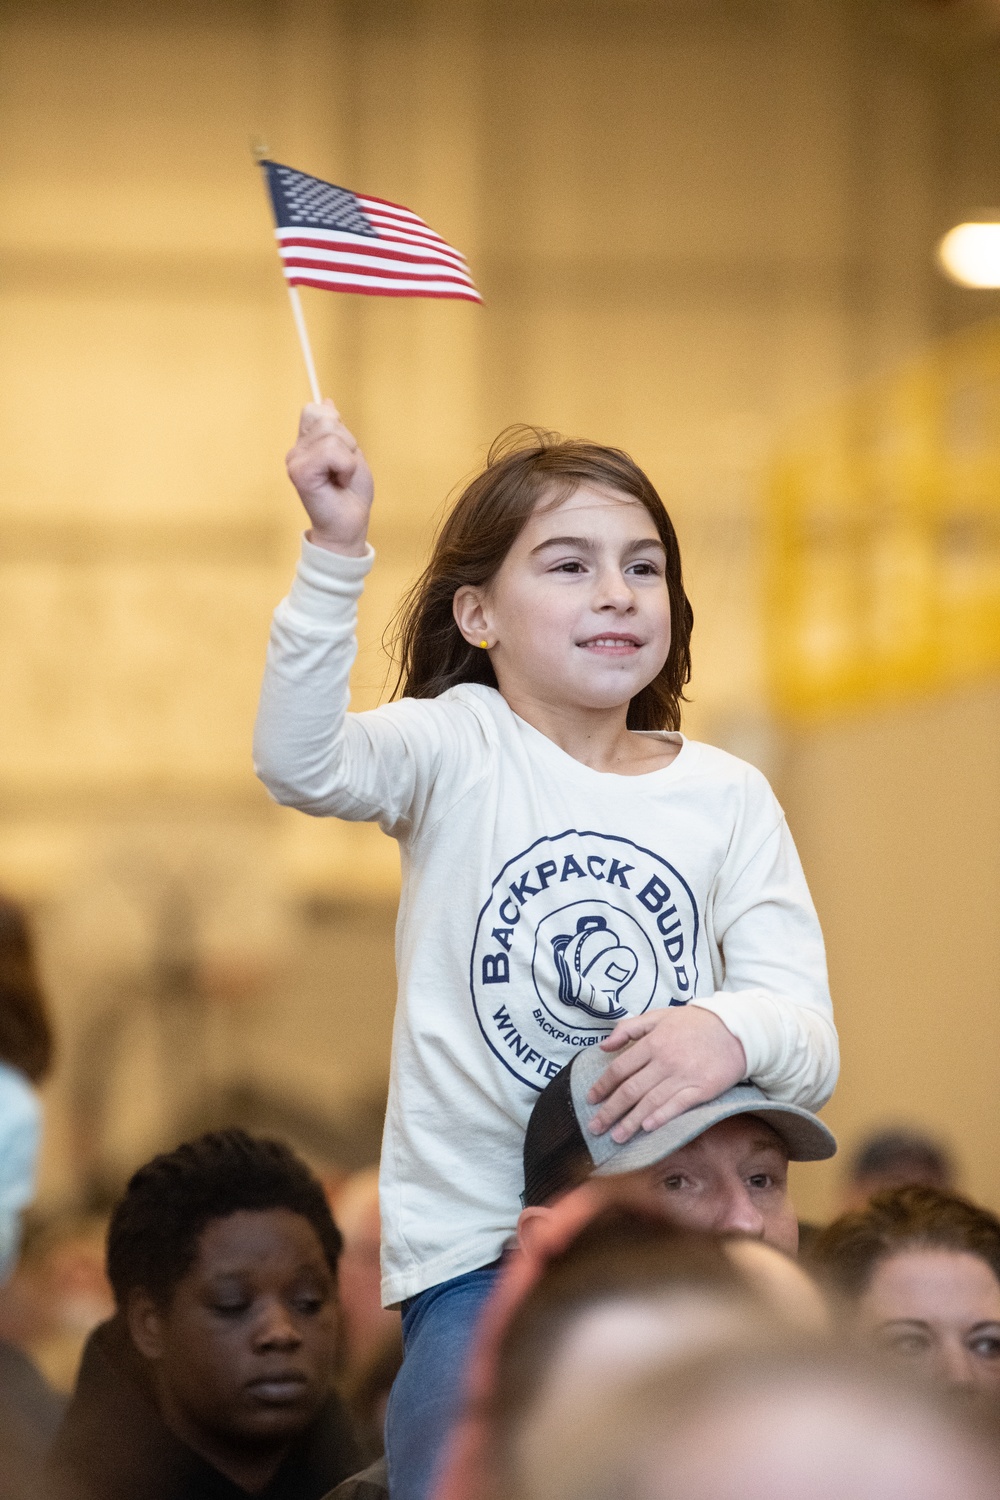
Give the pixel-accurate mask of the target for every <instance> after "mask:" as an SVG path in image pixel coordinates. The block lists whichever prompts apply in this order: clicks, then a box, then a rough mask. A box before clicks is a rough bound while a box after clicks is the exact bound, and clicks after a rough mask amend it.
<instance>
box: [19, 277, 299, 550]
mask: <svg viewBox="0 0 1000 1500" xmlns="http://www.w3.org/2000/svg"><path fill="white" fill-rule="evenodd" d="M185 270H186V274H181V275H179V276H174V277H171V278H170V279H171V282H172V285H168V286H167V287H166V288H163V287H162V283H161V284H160V285H158V284H157V283H158V281H159V280H160V278H159V277H158V276H157V274H156V271H155V269H154V270H153V271H152V272H151V273H150V275H149V278H148V282H147V285H146V286H145V287H143V288H142V289H141V290H140V291H139V292H138V295H136V292H135V290H134V288H133V289H132V295H129V294H128V292H129V289H128V287H127V286H125V287H120V288H117V289H116V288H115V285H114V281H113V279H111V278H109V281H108V284H107V286H106V288H105V289H104V294H103V295H99V296H93V295H88V294H87V291H86V290H76V293H75V295H74V293H73V290H72V288H71V287H69V288H67V287H66V286H65V285H64V286H63V287H62V288H61V289H60V290H59V291H58V292H57V293H56V294H55V295H53V294H52V292H51V291H49V292H48V293H47V294H46V292H45V291H43V290H42V289H41V288H39V289H38V290H36V291H35V293H34V295H31V296H27V295H20V296H11V295H8V296H7V297H5V298H4V299H3V301H2V303H0V337H2V338H3V341H4V346H5V348H6V350H7V353H8V357H7V359H5V361H4V363H3V368H2V373H0V421H2V424H3V427H4V430H5V432H6V434H7V437H6V440H5V442H4V444H3V449H2V452H0V483H2V486H3V493H4V498H3V507H4V510H5V511H6V512H7V514H8V515H13V516H17V515H20V516H23V517H30V518H31V520H32V521H34V522H35V523H36V525H38V526H39V527H41V526H43V525H44V526H45V527H47V528H48V529H49V531H50V533H51V532H52V531H53V529H54V528H59V527H60V526H63V525H65V524H67V523H68V524H70V525H73V526H76V527H79V526H80V525H81V524H84V525H85V524H86V523H87V522H89V521H93V520H109V519H111V518H115V519H117V520H118V521H119V522H121V523H125V524H126V525H131V524H134V523H135V522H136V521H139V520H141V519H144V518H148V517H152V516H156V517H157V518H159V519H162V520H169V521H170V522H171V523H172V524H174V525H176V526H177V527H178V528H181V527H186V526H189V525H191V523H194V524H195V526H197V525H198V524H199V523H203V522H205V521H212V522H217V521H219V520H221V519H223V518H225V519H227V520H228V521H230V522H232V523H234V525H235V527H236V535H235V536H234V543H235V545H236V546H237V547H239V546H240V545H241V542H240V538H239V534H238V533H239V529H240V527H241V526H242V524H243V523H244V522H249V523H250V524H251V525H253V524H256V525H257V526H258V528H259V524H260V520H261V518H262V517H263V516H264V515H266V514H267V512H268V511H269V509H270V505H271V493H272V491H273V489H274V488H275V487H276V486H277V484H279V483H280V480H281V461H280V460H281V455H282V453H283V451H284V447H285V445H286V442H287V441H288V440H289V439H288V427H289V425H290V424H289V422H288V419H287V418H285V421H284V422H283V423H282V421H281V420H280V419H281V418H282V417H285V413H284V412H283V411H281V409H280V407H279V408H278V409H277V410H276V403H275V401H274V395H273V392H274V389H275V387H276V386H277V385H278V382H279V379H280V377H281V376H282V375H283V376H284V377H285V385H286V387H289V388H291V390H294V379H295V375H296V373H297V371H296V370H295V367H294V365H293V364H292V361H291V357H290V356H291V355H292V354H293V352H294V351H293V349H292V348H291V346H290V344H289V342H288V340H287V338H286V336H285V335H286V329H285V326H284V320H285V319H286V318H287V313H286V312H285V310H284V308H283V307H282V306H281V303H280V302H279V304H278V307H277V308H275V306H274V301H273V298H274V292H273V289H272V287H271V285H270V282H269V278H268V277H266V276H265V277H255V278H253V279H252V281H251V285H250V287H249V288H248V287H247V286H246V285H245V282H246V278H245V277H240V275H239V272H240V270H241V268H240V267H239V266H238V267H237V268H236V271H237V275H236V276H235V277H234V278H233V279H234V281H235V282H236V286H234V287H232V288H231V289H230V288H227V285H226V279H225V278H221V279H216V281H215V283H214V284H213V285H211V286H210V287H209V288H207V289H206V287H205V285H204V282H203V280H202V278H201V276H200V274H199V268H198V266H197V263H195V262H192V263H191V264H190V265H189V266H188V267H186V268H185ZM241 279H242V280H243V281H244V286H243V287H240V286H239V281H240V280H241ZM199 283H200V284H199ZM279 295H280V292H279ZM278 314H280V317H279V316H278ZM292 410H294V408H292ZM289 415H290V413H289ZM292 435H293V436H294V428H293V431H292Z"/></svg>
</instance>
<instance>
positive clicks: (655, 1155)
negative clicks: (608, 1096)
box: [524, 1047, 837, 1204]
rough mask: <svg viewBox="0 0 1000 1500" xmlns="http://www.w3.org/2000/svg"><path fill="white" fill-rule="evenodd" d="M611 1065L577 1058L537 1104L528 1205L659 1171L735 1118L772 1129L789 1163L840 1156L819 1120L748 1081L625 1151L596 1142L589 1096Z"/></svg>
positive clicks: (590, 1056) (604, 1139) (606, 1139)
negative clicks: (590, 1184) (580, 1187)
mask: <svg viewBox="0 0 1000 1500" xmlns="http://www.w3.org/2000/svg"><path fill="white" fill-rule="evenodd" d="M610 1062H611V1058H609V1056H608V1054H607V1053H606V1052H602V1051H601V1050H600V1048H599V1047H588V1048H587V1049H586V1051H581V1052H578V1053H577V1055H576V1057H574V1059H573V1061H572V1062H571V1063H569V1064H568V1066H567V1067H565V1068H563V1070H562V1072H561V1073H559V1074H558V1075H557V1076H556V1077H555V1078H554V1079H553V1080H552V1082H551V1083H550V1084H549V1085H548V1087H547V1088H546V1089H545V1090H544V1092H543V1093H542V1094H541V1096H540V1098H539V1099H538V1102H537V1103H536V1105H535V1108H534V1110H533V1111H532V1115H531V1119H530V1120H529V1122H528V1129H527V1133H526V1136H525V1142H524V1181H525V1191H524V1202H525V1203H526V1204H537V1203H546V1202H550V1201H551V1200H552V1198H553V1197H555V1196H556V1195H557V1194H558V1193H560V1192H563V1191H565V1190H566V1189H567V1188H568V1187H570V1186H572V1185H573V1183H574V1181H579V1180H580V1179H581V1176H591V1175H593V1176H595V1177H615V1176H619V1175H621V1174H622V1173H624V1172H638V1171H641V1170H642V1168H643V1167H652V1166H655V1165H656V1163H657V1162H660V1161H663V1160H664V1158H665V1157H667V1156H672V1155H673V1153H674V1152H675V1151H679V1150H680V1149H681V1147H682V1146H687V1145H689V1144H690V1142H691V1141H693V1140H696V1139H697V1138H698V1136H700V1135H703V1134H704V1133H705V1131H706V1130H710V1129H711V1128H712V1126H713V1125H718V1124H720V1123H721V1121H723V1120H731V1119H733V1117H734V1116H736V1115H754V1116H755V1117H756V1118H757V1119H760V1120H764V1121H765V1122H766V1123H767V1124H768V1125H770V1127H771V1129H772V1130H773V1131H775V1133H776V1134H777V1135H779V1136H780V1137H781V1139H782V1141H784V1143H785V1146H786V1147H787V1148H788V1156H789V1160H790V1161H825V1160H827V1158H828V1157H831V1156H833V1155H834V1154H835V1152H836V1150H837V1142H836V1140H835V1138H834V1136H833V1133H832V1132H831V1131H830V1130H828V1129H827V1127H826V1126H825V1125H824V1124H823V1122H822V1120H820V1119H818V1118H817V1117H816V1115H814V1114H811V1113H810V1111H809V1110H807V1109H802V1108H801V1107H800V1106H799V1105H797V1104H782V1103H779V1102H778V1101H777V1100H773V1099H769V1098H768V1097H767V1095H766V1094H765V1093H764V1092H763V1091H762V1090H761V1089H759V1088H757V1086H756V1084H753V1083H750V1082H749V1080H748V1081H746V1082H744V1083H738V1084H736V1085H735V1087H733V1088H731V1089H727V1090H726V1092H725V1093H724V1094H720V1095H719V1096H718V1097H717V1098H716V1099H711V1100H709V1102H708V1103H707V1104H696V1105H695V1106H694V1107H693V1108H692V1109H688V1110H685V1112H684V1113H683V1114H682V1115H678V1116H677V1118H676V1119H674V1120H669V1121H668V1122H667V1124H666V1125H661V1126H660V1127H659V1128H658V1129H657V1130H650V1131H644V1130H641V1131H639V1132H638V1134H637V1135H634V1136H633V1137H632V1139H631V1140H630V1141H626V1142H625V1144H624V1145H619V1144H618V1142H617V1141H614V1140H612V1138H611V1132H610V1131H605V1133H604V1134H603V1135H592V1134H591V1132H590V1130H589V1129H588V1126H589V1124H590V1121H591V1120H592V1119H593V1117H594V1115H595V1114H596V1113H597V1111H598V1109H599V1108H600V1106H599V1105H596V1104H593V1105H592V1104H588V1103H587V1093H588V1091H589V1089H590V1088H591V1086H592V1085H593V1084H594V1083H595V1082H596V1081H597V1079H598V1078H599V1077H600V1075H601V1074H602V1073H603V1072H604V1070H605V1068H606V1067H607V1066H608V1064H609V1063H610ZM581 1168H582V1172H581Z"/></svg>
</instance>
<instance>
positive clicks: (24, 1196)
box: [0, 902, 1000, 1500]
mask: <svg viewBox="0 0 1000 1500" xmlns="http://www.w3.org/2000/svg"><path fill="white" fill-rule="evenodd" d="M3 914H4V919H5V923H6V930H7V931H8V932H9V933H15V932H16V934H17V937H18V942H19V944H20V948H21V957H20V959H18V960H17V962H13V961H8V962H6V964H5V966H4V967H3V972H2V979H0V1016H2V1017H4V1018H5V1022H4V1024H2V1025H0V1065H2V1070H3V1072H4V1073H5V1074H6V1073H9V1074H12V1075H18V1077H19V1080H20V1081H22V1082H24V1083H25V1086H26V1087H28V1088H32V1087H33V1083H34V1082H37V1079H38V1076H39V1075H38V1073H37V1070H36V1069H34V1064H33V1073H32V1074H28V1073H27V1071H26V1070H25V1063H26V1062H27V1061H30V1060H33V1059H37V1058H38V1057H42V1056H44V1058H45V1060H46V1061H47V1060H48V1057H49V1055H50V1052H51V1035H50V1033H49V1028H48V1022H47V1019H46V1013H45V1007H44V1003H43V1001H42V998H41V993H40V989H39V987H38V984H37V976H36V975H35V971H34V967H33V963H32V962H31V956H30V944H29V941H28V930H27V923H26V921H25V920H24V918H23V915H22V914H21V913H20V912H19V911H18V909H17V908H16V907H15V906H14V905H13V903H9V902H8V903H5V904H4V907H3ZM0 946H2V945H0ZM11 946H12V945H11V943H10V942H9V941H8V943H7V948H8V950H9V949H10V947H11ZM43 1041H44V1046H42V1043H43ZM40 1049H41V1050H40ZM597 1067H599V1060H597V1059H595V1056H594V1053H593V1051H592V1050H587V1051H583V1052H581V1053H580V1054H578V1056H577V1057H576V1058H575V1060H574V1062H573V1063H572V1064H571V1065H570V1066H569V1067H568V1068H567V1069H565V1070H564V1071H563V1072H561V1073H560V1074H559V1075H558V1076H557V1077H556V1078H555V1079H553V1080H552V1081H551V1082H550V1083H549V1084H548V1086H547V1087H546V1088H545V1089H544V1090H543V1091H542V1092H541V1094H540V1095H539V1097H538V1101H537V1103H536V1105H535V1107H534V1109H533V1111H532V1115H531V1118H530V1121H529V1125H528V1130H527V1132H526V1136H525V1143H524V1157H523V1180H524V1186H523V1193H522V1202H523V1204H524V1206H523V1208H522V1211H521V1215H520V1218H519V1220H518V1224H517V1230H516V1235H515V1236H514V1238H513V1239H512V1240H511V1243H510V1244H509V1245H508V1246H507V1247H506V1248H505V1250H504V1252H503V1255H502V1257H501V1264H500V1267H499V1275H498V1277H497V1279H496V1281H495V1283H494V1285H493V1287H492V1289H491V1294H490V1296H489V1298H488V1300H487V1301H486V1302H485V1304H484V1305H483V1308H482V1311H481V1313H480V1315H479V1318H478V1326H477V1329H476V1334H475V1339H474V1341H473V1344H472V1348H471V1353H470V1354H469V1356H468V1357H467V1358H466V1359H465V1360H464V1361H461V1362H457V1363H456V1367H455V1370H454V1395H455V1416H454V1420H453V1423H452V1426H451V1430H450V1432H449V1435H448V1441H447V1443H446V1445H445V1448H444V1451H443V1453H442V1455H441V1457H440V1461H439V1463H438V1465H437V1467H436V1470H435V1473H434V1474H433V1475H432V1476H431V1478H430V1482H429V1493H430V1494H431V1495H432V1496H433V1497H434V1500H551V1497H553V1496H555V1497H559V1500H605V1497H606V1500H612V1497H615V1500H620V1497H622V1496H629V1497H633V1496H634V1497H635V1500H660V1497H663V1500H667V1497H678V1500H680V1497H684V1500H730V1497H732V1500H737V1497H739V1500H756V1497H758V1496H759V1497H760V1500H785V1497H786V1496H787V1497H788V1500H793V1497H794V1500H811V1497H816V1500H825V1497H827V1496H829V1497H831V1500H832V1497H834V1496H836V1497H837V1500H851V1497H857V1500H863V1497H864V1500H867V1497H872V1500H875V1497H876V1496H877V1497H879V1500H894V1497H896V1496H897V1495H898V1496H899V1497H900V1500H903V1497H906V1500H925V1497H926V1500H937V1497H941V1500H944V1497H945V1496H947V1497H948V1500H962V1497H968V1500H979V1497H981V1496H982V1497H986V1496H994V1497H995V1496H996V1495H998V1494H1000V1221H998V1219H997V1218H996V1217H995V1216H994V1215H993V1214H992V1213H990V1212H989V1211H988V1210H987V1209H985V1208H983V1207H980V1206H978V1205H976V1204H975V1203H973V1202H971V1201H970V1200H968V1199H967V1198H966V1197H964V1196H962V1195H961V1194H960V1193H958V1192H957V1191H956V1190H955V1184H954V1170H955V1169H954V1166H953V1164H952V1162H951V1160H950V1158H949V1156H948V1154H947V1153H946V1152H945V1151H944V1150H942V1149H941V1148H940V1147H939V1146H937V1145H936V1143H935V1142H934V1141H933V1140H931V1139H928V1138H925V1137H923V1136H921V1135H920V1134H918V1133H916V1132H914V1131H903V1130H894V1131H884V1132H881V1133H880V1134H879V1135H878V1136H876V1137H873V1138H871V1139H870V1140H869V1141H868V1142H866V1143H865V1145H864V1147H863V1148H862V1149H861V1150H860V1151H859V1152H858V1153H856V1155H855V1158H854V1160H853V1161H852V1162H851V1164H850V1171H849V1174H848V1177H847V1179H846V1182H845V1190H844V1203H845V1210H844V1212H842V1213H841V1214H840V1215H839V1216H838V1217H837V1218H836V1219H835V1220H834V1221H833V1222H832V1223H830V1224H828V1225H826V1226H824V1227H822V1228H820V1227H818V1226H815V1225H800V1224H799V1221H798V1220H797V1218H796V1214H795V1210H794V1207H793V1205H792V1202H791V1200H790V1197H789V1189H788V1165H789V1162H790V1161H813V1160H820V1159H824V1158H826V1157H829V1156H830V1155H831V1153H832V1152H833V1150H834V1149H835V1144H834V1141H833V1138H832V1136H831V1135H830V1132H829V1131H828V1130H827V1128H826V1127H825V1126H824V1125H823V1124H822V1122H821V1121H820V1120H819V1119H818V1118H817V1117H816V1116H815V1115H813V1114H812V1113H810V1112H809V1111H807V1110H804V1109H802V1108H801V1107H799V1106H796V1105H790V1104H781V1103H775V1102H774V1101H771V1100H769V1099H768V1098H767V1097H766V1096H764V1095H763V1094H762V1093H761V1091H760V1090H758V1089H756V1088H755V1087H754V1086H753V1085H749V1084H743V1085H738V1086H736V1087H734V1088H732V1089H730V1090H727V1091H726V1092H725V1093H724V1094H723V1095H721V1096H720V1097H719V1098H718V1099H716V1100H715V1101H713V1102H711V1103H709V1104H706V1105H697V1106H694V1107H692V1108H691V1109H689V1110H687V1111H685V1112H684V1113H682V1114H681V1115H679V1116H677V1117H676V1118H675V1119H674V1120H672V1121H670V1122H668V1123H667V1124H665V1125H663V1126H661V1127H660V1128H659V1129H657V1130H654V1131H651V1132H649V1133H647V1134H645V1135H644V1136H642V1137H640V1138H638V1139H635V1138H633V1140H632V1141H630V1142H625V1143H623V1144H620V1145H617V1146H612V1148H611V1149H610V1151H609V1150H607V1149H604V1150H600V1151H599V1150H597V1149H596V1142H597V1139H598V1138H596V1137H594V1136H593V1135H592V1134H590V1133H589V1131H588V1130H587V1122H588V1119H589V1117H591V1116H592V1114H593V1112H594V1110H595V1108H596V1106H594V1105H593V1104H591V1103H589V1102H588V1092H589V1087H590V1084H591V1082H592V1079H593V1077H594V1076H595V1069H596V1068H597ZM14 1097H16V1098H17V1099H18V1100H19V1101H20V1100H21V1099H22V1098H23V1094H22V1093H20V1092H18V1093H16V1094H15V1095H14ZM32 1099H33V1100H34V1095H33V1094H32ZM34 1102H35V1104H36V1107H37V1101H36V1100H34ZM28 1115H29V1116H30V1117H31V1118H33V1119H34V1118H35V1115H34V1112H32V1111H28ZM24 1119H25V1111H24V1109H23V1105H22V1107H20V1108H19V1109H16V1110H7V1111H6V1112H5V1113H0V1139H2V1143H3V1144H2V1150H0V1163H2V1166H3V1169H4V1172H5V1177H4V1183H5V1194H4V1196H3V1197H2V1198H0V1203H2V1204H3V1207H4V1209H5V1211H6V1218H5V1221H4V1234H5V1244H6V1245H7V1246H8V1256H7V1262H8V1270H9V1269H10V1267H11V1266H12V1265H13V1264H14V1262H15V1261H16V1244H17V1239H18V1230H19V1216H20V1212H21V1210H22V1209H23V1208H24V1207H25V1205H26V1203H27V1201H28V1198H29V1197H30V1191H31V1182H32V1176H33V1161H32V1154H33V1148H32V1149H31V1150H28V1151H27V1153H25V1151H24V1149H23V1136H24V1131H25V1124H24ZM36 1124H37V1120H36ZM36 1136H37V1131H36V1132H35V1135H34V1136H33V1139H35V1138H36ZM18 1141H21V1142H22V1148H21V1151H20V1155H19V1154H18V1150H17V1149H11V1145H12V1144H13V1146H14V1147H16V1146H17V1142H18ZM595 1158H599V1159H595ZM338 1219H339V1223H338ZM378 1243H379V1226H378V1197H377V1174H375V1173H374V1171H371V1172H363V1173H358V1174H356V1175H355V1176H354V1177H353V1178H351V1179H349V1180H348V1182H347V1183H346V1185H345V1186H343V1187H341V1188H340V1189H339V1191H337V1192H336V1193H335V1194H333V1195H332V1202H331V1194H330V1192H329V1190H328V1188H325V1187H324V1186H323V1184H322V1183H321V1181H320V1179H319V1177H318V1176H317V1175H315V1173H314V1172H313V1171H312V1170H311V1169H310V1167H309V1166H308V1165H307V1164H306V1163H305V1162H304V1161H303V1160H301V1159H300V1158H299V1157H298V1156H297V1155H296V1154H295V1153H294V1152H293V1151H292V1150H291V1149H290V1148H289V1147H288V1146H287V1145H284V1144H282V1143H281V1142H277V1141H273V1140H265V1139H258V1138H256V1137H254V1136H251V1135H248V1134H246V1133H245V1132H243V1131H242V1130H238V1129H231V1130H223V1131H219V1132H215V1133H212V1134H208V1135H205V1136H202V1137H200V1138H198V1139H196V1140H191V1141H187V1142H184V1143H182V1144H181V1145H179V1146H178V1147H176V1148H175V1149H173V1150H171V1151H169V1152H166V1153H164V1154H162V1155H160V1156H157V1157H155V1158H154V1159H153V1160H152V1161H150V1162H148V1163H146V1164H145V1165H144V1166H142V1167H141V1168H140V1169H139V1170H138V1171H137V1172H136V1173H135V1174H134V1175H133V1177H132V1178H131V1180H130V1181H129V1183H128V1185H127V1186H126V1188H125V1190H124V1192H123V1194H122V1196H121V1198H120V1200H119V1201H118V1203H117V1204H116V1206H115V1208H114V1211H113V1213H112V1215H111V1218H110V1222H109V1225H108V1231H107V1242H106V1273H107V1278H108V1282H109V1285H110V1288H111V1292H112V1295H113V1312H112V1315H111V1316H110V1317H108V1318H106V1319H105V1320H104V1321H103V1322H101V1323H100V1324H99V1325H98V1326H97V1327H96V1328H95V1329H94V1330H93V1332H92V1333H91V1335H90V1337H89V1338H88V1340H87V1343H86V1347H85V1350H84V1354H83V1358H82V1361H81V1364H80V1368H79V1372H78V1375H77V1378H76V1381H75V1385H74V1388H73V1391H72V1393H71V1394H70V1395H69V1396H68V1398H67V1397H65V1396H59V1395H57V1394H56V1393H55V1392H54V1391H52V1390H51V1389H49V1388H48V1386H47V1385H46V1382H45V1381H44V1379H43V1378H42V1377H41V1375H40V1374H39V1373H38V1371H37V1370H35V1369H34V1368H33V1366H32V1364H31V1361H30V1359H29V1357H28V1354H27V1353H26V1351H25V1350H24V1349H19V1348H17V1347H15V1346H14V1345H13V1344H11V1343H0V1435H2V1445H3V1448H2V1451H3V1464H2V1466H0V1495H2V1496H3V1500H41V1497H43V1496H44V1497H49V1496H51V1497H53V1500H243V1497H246V1496H250V1495H253V1496H259V1497H262V1500H323V1497H325V1496H329V1497H330V1500H386V1497H387V1496H389V1493H390V1492H389V1488H388V1478H387V1473H386V1463H385V1458H384V1455H383V1437H384V1422H385V1410H386V1402H387V1397H388V1392H389V1388H390V1386H391V1384H392V1381H393V1379H394V1377H395V1374H396V1372H397V1370H398V1368H399V1364H400V1359H401V1355H402V1348H401V1341H400V1332H399V1319H398V1316H397V1315H396V1314H395V1313H393V1312H392V1311H389V1310H386V1309H383V1308H382V1306H381V1302H380V1299H379V1296H378V1285H379V1260H378ZM800 1243H802V1244H803V1245H804V1248H803V1249H802V1250H800ZM437 1399H438V1396H437V1392H435V1391H434V1390H433V1389H428V1391H427V1400H428V1402H429V1403H433V1402H435V1401H436V1400H437Z"/></svg>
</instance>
